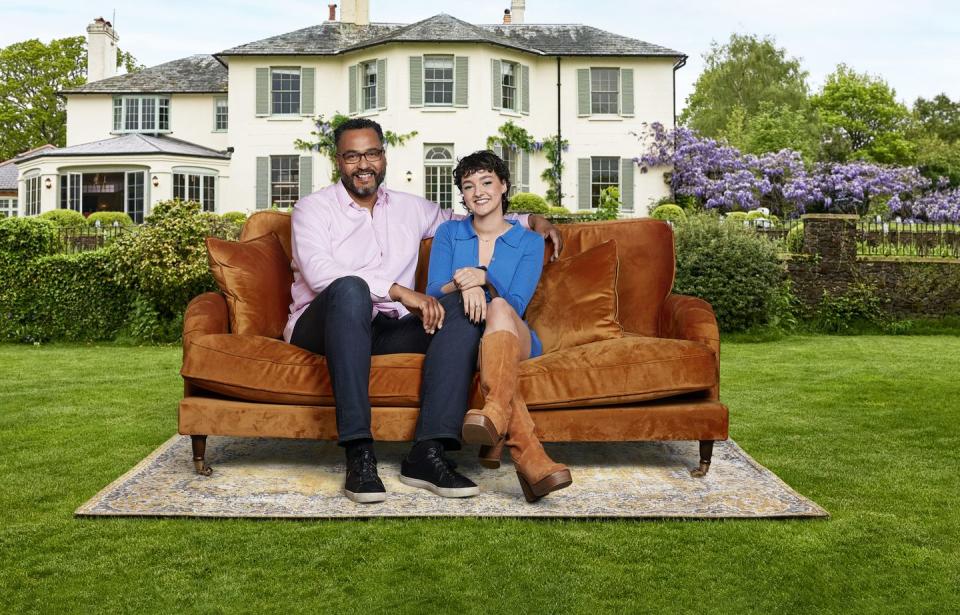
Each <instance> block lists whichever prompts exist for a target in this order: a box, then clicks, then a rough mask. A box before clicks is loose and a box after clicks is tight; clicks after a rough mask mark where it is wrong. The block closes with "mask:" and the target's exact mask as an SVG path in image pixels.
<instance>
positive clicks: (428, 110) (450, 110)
mask: <svg viewBox="0 0 960 615" xmlns="http://www.w3.org/2000/svg"><path fill="white" fill-rule="evenodd" d="M458 108H462V107H453V106H450V107H447V106H442V107H441V106H436V107H421V108H420V110H421V111H423V112H424V113H456V112H457V109H458Z"/></svg>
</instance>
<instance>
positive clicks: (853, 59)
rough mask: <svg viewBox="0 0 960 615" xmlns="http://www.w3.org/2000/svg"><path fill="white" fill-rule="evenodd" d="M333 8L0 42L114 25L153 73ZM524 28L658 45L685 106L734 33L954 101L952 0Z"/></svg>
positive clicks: (482, 9) (179, 6) (723, 5)
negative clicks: (706, 60)
mask: <svg viewBox="0 0 960 615" xmlns="http://www.w3.org/2000/svg"><path fill="white" fill-rule="evenodd" d="M332 1H335V0H328V1H324V0H320V1H316V2H307V1H302V0H270V1H269V2H263V1H262V0H231V1H229V2H227V1H223V0H212V1H204V0H192V1H189V2H188V1H185V0H164V1H163V2H160V3H152V2H136V3H133V2H123V3H120V2H112V3H111V2H91V1H86V0H79V1H53V0H30V1H29V2H28V1H23V0H0V23H2V24H3V27H2V28H0V46H6V45H9V44H10V43H14V42H17V41H21V40H26V39H30V38H38V39H40V40H43V41H49V40H50V39H54V38H62V37H65V36H77V35H85V33H86V30H85V29H86V26H87V24H88V23H89V22H90V21H92V20H93V19H94V18H95V17H98V16H103V17H105V18H106V19H111V18H112V17H114V16H115V19H114V26H115V27H116V30H117V32H118V34H119V35H120V43H119V44H120V47H121V49H123V50H124V51H129V52H131V53H132V54H133V55H134V56H135V57H136V58H137V59H138V60H139V61H140V63H142V64H145V65H147V66H155V65H157V64H162V63H163V62H167V61H170V60H175V59H177V58H182V57H185V56H188V55H192V54H195V53H216V52H218V51H222V50H224V49H227V48H230V47H234V46H237V45H241V44H243V43H249V42H252V41H256V40H260V39H263V38H267V37H270V36H275V35H277V34H282V33H284V32H291V31H293V30H298V29H300V28H304V27H307V26H311V25H315V24H318V23H320V22H322V21H325V20H326V18H327V4H328V2H332ZM526 4H527V8H526V23H529V24H534V23H582V24H586V25H591V26H594V27H598V28H601V29H603V30H608V31H610V32H614V33H616V34H621V35H624V36H629V37H631V38H636V39H639V40H643V41H647V42H650V43H656V44H658V45H662V46H664V47H668V48H670V49H674V50H677V51H680V52H683V53H684V54H686V55H687V56H689V60H688V62H687V65H686V66H685V67H684V68H682V69H680V71H679V72H678V73H677V108H678V110H679V109H682V108H683V107H684V103H685V100H686V98H687V96H689V94H690V92H692V90H693V86H694V83H695V81H696V79H697V77H698V76H699V75H700V72H701V70H702V69H703V54H704V53H706V52H707V51H709V49H710V46H711V43H712V42H714V41H717V42H721V43H722V42H725V41H727V40H728V39H729V37H730V35H731V34H732V33H734V32H736V33H741V34H756V35H760V36H772V37H773V38H774V39H775V41H776V43H777V45H778V46H780V47H784V48H786V50H787V53H788V55H789V56H792V57H797V58H799V59H800V60H801V63H802V66H803V67H804V69H806V70H807V71H808V72H809V80H808V82H809V84H810V87H811V90H812V91H814V92H815V91H817V90H818V89H819V88H820V86H821V85H822V84H823V82H824V79H825V77H826V76H827V75H829V74H830V73H831V72H833V71H834V70H835V69H836V66H837V64H839V63H841V62H842V63H845V64H847V65H848V66H850V67H852V68H853V69H855V70H857V71H859V72H867V73H870V74H872V75H876V76H880V77H882V78H883V79H885V80H886V81H887V83H889V84H890V85H891V86H892V87H893V88H894V89H895V90H896V94H897V98H898V99H899V100H901V101H902V102H904V103H906V104H908V105H911V104H912V103H913V101H914V100H916V98H917V97H919V96H922V97H924V98H931V97H933V96H935V95H937V94H939V93H946V94H947V95H948V96H950V98H952V99H954V100H957V99H960V2H957V1H956V0H913V1H912V2H891V1H889V0H878V1H871V2H867V1H861V0H807V1H806V2H789V3H787V2H775V1H774V2H771V1H770V0H726V1H720V0H716V1H708V0H684V1H681V2H662V1H661V2H639V1H636V0H634V1H625V0H619V1H614V0H579V1H577V0H526ZM509 5H510V0H473V1H472V2H461V1H453V0H446V1H444V0H370V18H371V21H374V22H392V23H413V22H415V21H419V20H421V19H425V18H427V17H430V16H431V15H436V14H438V13H448V14H450V15H453V16H454V17H457V18H459V19H462V20H464V21H468V22H471V23H498V22H500V21H501V20H502V17H503V9H505V8H508V7H509Z"/></svg>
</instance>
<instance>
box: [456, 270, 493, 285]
mask: <svg viewBox="0 0 960 615" xmlns="http://www.w3.org/2000/svg"><path fill="white" fill-rule="evenodd" d="M453 281H454V283H455V284H456V285H457V288H459V289H460V290H467V289H469V288H476V287H478V286H480V287H483V286H486V285H487V272H486V271H484V270H483V269H477V268H476V267H462V268H460V269H457V271H456V272H455V273H454V274H453Z"/></svg>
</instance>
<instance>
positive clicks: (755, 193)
mask: <svg viewBox="0 0 960 615" xmlns="http://www.w3.org/2000/svg"><path fill="white" fill-rule="evenodd" d="M641 139H642V143H643V146H644V150H645V151H644V153H643V154H642V155H641V156H639V157H638V158H635V159H634V160H635V162H636V163H637V164H638V165H639V166H640V170H641V172H646V171H647V170H648V169H650V168H652V167H661V166H671V165H672V166H673V172H672V173H671V174H670V176H669V181H670V186H671V189H672V191H673V194H674V196H675V198H676V197H688V198H691V197H692V198H694V199H696V201H697V202H698V203H699V204H700V205H702V206H703V207H705V208H708V209H717V210H719V211H723V212H729V211H738V210H739V211H751V210H754V209H757V208H759V207H767V208H769V209H770V211H771V212H772V213H774V214H776V215H778V216H781V217H794V216H798V215H800V214H802V213H807V212H831V213H858V214H860V215H865V214H866V213H867V212H868V211H869V210H870V209H871V206H872V205H878V204H879V205H880V206H885V207H887V208H888V210H889V212H890V213H891V214H892V215H899V216H901V217H903V218H908V219H922V220H930V221H950V222H956V221H960V190H958V189H954V190H948V189H947V188H946V187H945V186H944V185H943V184H942V183H940V184H939V185H938V186H936V187H933V186H931V182H930V181H929V180H928V179H926V178H924V177H923V176H922V175H920V173H919V171H918V170H917V169H916V168H914V167H891V166H885V165H879V164H874V163H869V162H862V161H855V162H848V163H842V164H841V163H817V164H814V165H807V164H805V163H804V161H803V158H802V157H801V155H800V152H797V151H794V150H788V149H785V150H781V151H779V152H773V153H767V154H762V155H760V156H755V155H753V154H744V153H742V152H740V150H738V149H737V148H735V147H731V146H729V145H726V144H723V143H721V142H718V141H716V140H715V139H708V138H701V137H699V136H698V135H697V134H696V132H694V131H693V130H690V129H689V128H683V127H680V128H675V129H673V130H667V129H666V128H665V127H664V126H663V125H662V124H660V123H654V124H651V125H650V127H649V132H648V133H647V134H645V135H642V136H641ZM874 211H875V209H874Z"/></svg>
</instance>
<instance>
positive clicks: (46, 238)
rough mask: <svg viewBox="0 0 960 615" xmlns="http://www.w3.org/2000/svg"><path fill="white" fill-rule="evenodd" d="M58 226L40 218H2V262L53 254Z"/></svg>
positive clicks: (0, 235) (0, 226)
mask: <svg viewBox="0 0 960 615" xmlns="http://www.w3.org/2000/svg"><path fill="white" fill-rule="evenodd" d="M56 246H57V232H56V226H55V225H54V224H53V222H50V221H49V220H41V219H40V218H34V217H31V218H0V262H3V261H8V260H11V261H16V260H30V259H33V258H37V257H39V256H47V255H48V254H53V252H54V250H55V248H56Z"/></svg>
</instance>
